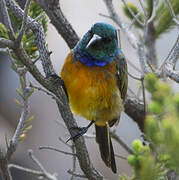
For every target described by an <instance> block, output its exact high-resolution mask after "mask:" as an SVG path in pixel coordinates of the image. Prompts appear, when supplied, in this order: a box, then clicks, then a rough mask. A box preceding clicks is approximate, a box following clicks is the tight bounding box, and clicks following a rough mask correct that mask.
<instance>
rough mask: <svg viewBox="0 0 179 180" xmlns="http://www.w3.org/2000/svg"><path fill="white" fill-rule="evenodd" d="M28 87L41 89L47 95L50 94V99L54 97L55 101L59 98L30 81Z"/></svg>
mask: <svg viewBox="0 0 179 180" xmlns="http://www.w3.org/2000/svg"><path fill="white" fill-rule="evenodd" d="M30 87H32V88H34V89H37V90H38V91H42V92H44V93H46V94H47V95H49V96H51V97H52V99H55V100H56V101H58V100H59V99H58V98H57V97H56V96H55V95H54V94H52V93H50V92H49V91H47V90H46V89H43V88H41V87H37V86H35V85H33V84H32V82H30Z"/></svg>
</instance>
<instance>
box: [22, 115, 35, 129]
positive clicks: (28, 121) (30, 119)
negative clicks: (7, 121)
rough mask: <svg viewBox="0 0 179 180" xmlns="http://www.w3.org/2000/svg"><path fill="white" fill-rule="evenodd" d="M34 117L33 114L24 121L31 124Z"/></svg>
mask: <svg viewBox="0 0 179 180" xmlns="http://www.w3.org/2000/svg"><path fill="white" fill-rule="evenodd" d="M33 119H34V116H33V115H32V116H31V117H30V118H29V119H27V120H26V121H25V123H24V125H25V126H26V125H27V124H29V123H30V122H31V121H32V120H33Z"/></svg>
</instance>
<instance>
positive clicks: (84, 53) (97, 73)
mask: <svg viewBox="0 0 179 180" xmlns="http://www.w3.org/2000/svg"><path fill="white" fill-rule="evenodd" d="M117 33H118V31H117V30H116V29H115V28H114V27H113V26H111V25H109V24H106V23H96V24H94V25H93V26H92V27H91V29H90V30H89V31H88V32H87V33H86V34H85V35H84V36H83V38H82V39H81V40H80V41H79V42H78V43H77V45H76V46H75V47H74V49H73V50H72V51H71V52H70V53H69V54H68V56H67V58H66V60H65V63H64V65H63V68H62V71H61V78H62V80H63V81H64V85H65V91H66V93H67V96H68V99H69V104H70V108H71V110H72V112H73V113H74V114H76V115H80V116H83V117H85V118H86V119H87V120H89V121H91V123H90V124H89V125H88V126H87V127H84V128H79V130H80V131H81V134H80V133H79V134H80V135H82V134H84V133H85V132H86V131H87V129H88V128H89V126H91V124H93V123H94V124H95V128H96V142H97V143H98V144H99V149H100V154H101V157H102V159H103V161H104V162H105V164H106V165H107V166H108V167H110V168H111V169H112V171H113V172H114V173H116V172H117V169H116V162H115V158H114V150H113V146H112V142H111V138H110V133H109V127H111V126H113V125H114V124H118V122H119V119H120V115H121V111H123V110H124V107H123V104H124V99H125V96H126V92H127V86H128V77H127V63H126V60H125V58H124V55H123V53H122V51H121V49H120V48H119V43H118V34H117ZM79 134H77V135H76V136H74V137H72V139H75V138H76V137H78V136H79Z"/></svg>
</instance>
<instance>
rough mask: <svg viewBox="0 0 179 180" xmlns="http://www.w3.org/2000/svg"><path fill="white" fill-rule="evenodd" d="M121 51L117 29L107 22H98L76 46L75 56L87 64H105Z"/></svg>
mask: <svg viewBox="0 0 179 180" xmlns="http://www.w3.org/2000/svg"><path fill="white" fill-rule="evenodd" d="M119 51H120V49H119V47H118V38H117V30H116V29H115V28H114V27H113V26H111V25H109V24H106V23H96V24H94V25H93V26H92V27H91V29H90V30H89V31H88V32H87V33H86V34H85V35H84V36H83V38H82V39H81V40H80V41H79V43H78V44H77V45H76V46H75V48H74V51H73V57H74V58H75V59H77V60H79V61H80V62H81V63H83V64H85V65H87V66H105V65H106V64H107V63H110V62H112V61H113V60H114V58H115V56H116V54H117V53H118V52H119Z"/></svg>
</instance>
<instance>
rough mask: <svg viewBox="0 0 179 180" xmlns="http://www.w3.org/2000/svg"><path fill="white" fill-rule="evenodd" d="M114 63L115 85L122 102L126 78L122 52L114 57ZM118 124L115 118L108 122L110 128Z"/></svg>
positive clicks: (126, 82) (125, 91)
mask: <svg viewBox="0 0 179 180" xmlns="http://www.w3.org/2000/svg"><path fill="white" fill-rule="evenodd" d="M115 62H116V77H117V85H118V88H119V91H120V95H121V98H122V100H123V102H124V101H125V97H126V93H127V86H128V76H127V62H126V60H125V57H124V55H123V54H122V52H120V53H119V54H117V55H116V57H115ZM118 123H119V118H115V119H113V120H111V121H109V126H110V127H112V126H113V125H114V124H115V125H118Z"/></svg>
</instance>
